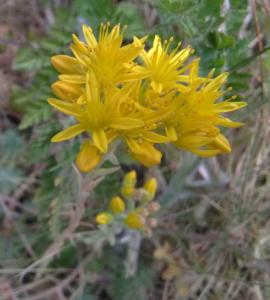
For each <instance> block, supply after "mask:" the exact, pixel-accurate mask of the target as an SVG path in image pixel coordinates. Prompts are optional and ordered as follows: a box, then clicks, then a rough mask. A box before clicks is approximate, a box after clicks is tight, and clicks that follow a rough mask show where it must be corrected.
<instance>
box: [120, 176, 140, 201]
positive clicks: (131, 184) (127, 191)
mask: <svg viewBox="0 0 270 300" xmlns="http://www.w3.org/2000/svg"><path fill="white" fill-rule="evenodd" d="M136 181H137V174H136V172H135V171H130V172H128V173H127V174H126V175H125V177H124V180H123V184H122V189H121V193H122V195H123V196H124V197H127V198H129V197H131V196H132V195H133V193H134V190H135V185H136Z"/></svg>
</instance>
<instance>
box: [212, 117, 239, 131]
mask: <svg viewBox="0 0 270 300" xmlns="http://www.w3.org/2000/svg"><path fill="white" fill-rule="evenodd" d="M217 124H218V125H221V126H224V127H230V128H236V127H240V126H243V125H244V123H242V122H234V121H232V120H230V119H228V118H223V117H220V118H219V119H218V123H217Z"/></svg>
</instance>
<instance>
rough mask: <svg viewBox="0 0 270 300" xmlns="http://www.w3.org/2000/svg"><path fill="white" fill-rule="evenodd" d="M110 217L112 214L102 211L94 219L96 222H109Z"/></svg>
mask: <svg viewBox="0 0 270 300" xmlns="http://www.w3.org/2000/svg"><path fill="white" fill-rule="evenodd" d="M112 219H113V217H112V215H110V214H109V213H106V212H102V213H100V214H98V215H97V216H96V221H97V223H98V224H104V225H106V224H109V223H110V222H111V221H112Z"/></svg>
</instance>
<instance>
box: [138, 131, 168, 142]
mask: <svg viewBox="0 0 270 300" xmlns="http://www.w3.org/2000/svg"><path fill="white" fill-rule="evenodd" d="M143 137H144V139H145V140H146V141H148V142H150V143H154V144H157V143H168V142H169V141H170V139H169V138H168V137H166V136H164V135H161V134H158V133H155V132H150V131H149V132H145V133H144V134H143Z"/></svg>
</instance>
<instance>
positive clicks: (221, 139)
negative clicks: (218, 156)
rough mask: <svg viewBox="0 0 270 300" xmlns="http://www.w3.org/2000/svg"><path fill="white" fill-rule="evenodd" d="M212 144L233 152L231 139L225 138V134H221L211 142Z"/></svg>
mask: <svg viewBox="0 0 270 300" xmlns="http://www.w3.org/2000/svg"><path fill="white" fill-rule="evenodd" d="M211 146H213V147H215V148H217V149H219V150H220V151H222V152H227V153H228V152H231V150H232V149H231V146H230V143H229V141H228V140H227V139H226V138H225V136H224V135H222V134H219V135H218V136H217V137H216V138H215V139H214V141H213V142H212V143H211Z"/></svg>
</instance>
